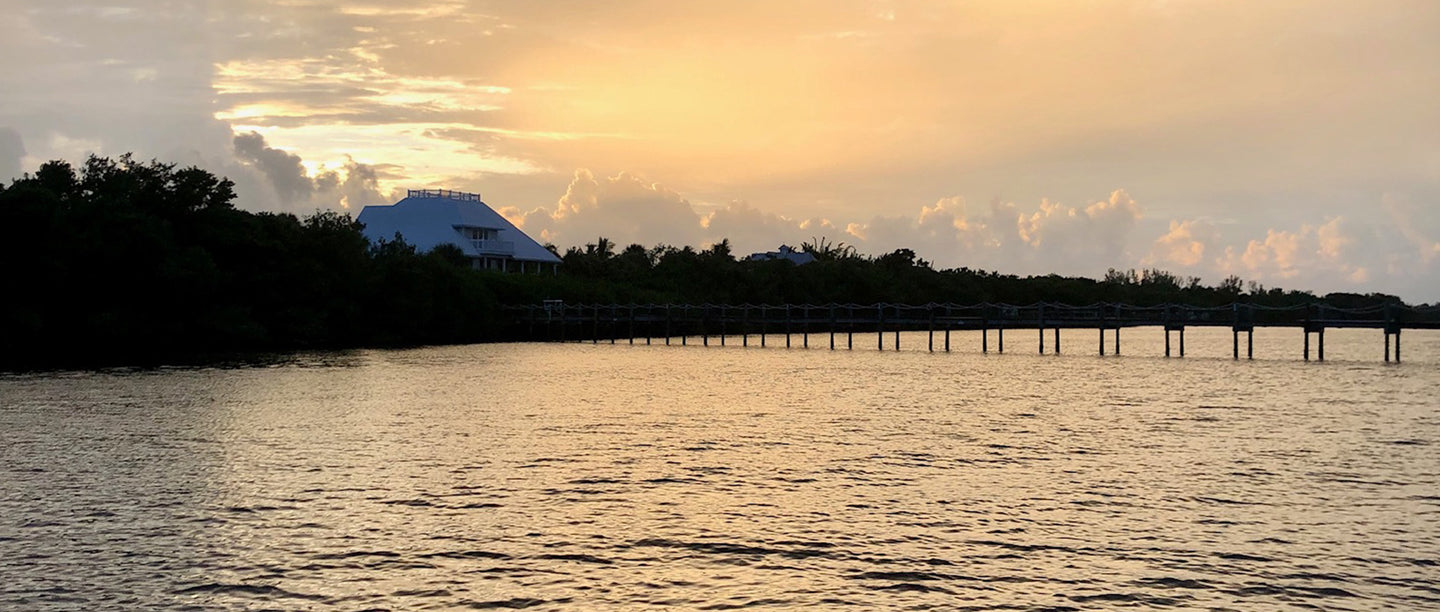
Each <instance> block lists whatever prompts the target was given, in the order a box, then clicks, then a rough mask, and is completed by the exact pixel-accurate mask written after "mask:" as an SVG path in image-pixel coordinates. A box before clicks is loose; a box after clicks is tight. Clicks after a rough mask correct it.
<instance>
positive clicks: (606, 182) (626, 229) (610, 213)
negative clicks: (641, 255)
mask: <svg viewBox="0 0 1440 612" xmlns="http://www.w3.org/2000/svg"><path fill="white" fill-rule="evenodd" d="M700 221H701V217H700V215H699V214H698V213H696V212H695V209H694V207H692V206H691V205H690V202H689V201H688V200H686V199H685V198H683V197H681V196H680V194H679V193H676V192H675V191H673V190H670V189H667V188H665V187H664V186H661V185H659V184H656V183H649V182H646V181H644V180H643V179H641V178H640V177H638V176H635V175H632V174H628V173H623V172H622V173H620V174H617V175H615V176H613V177H609V178H596V177H595V175H594V174H593V173H591V172H590V171H589V170H585V169H581V170H577V171H575V177H574V179H573V180H571V181H570V186H569V187H568V188H567V189H566V190H565V195H564V196H562V197H561V198H560V201H559V202H557V203H556V206H555V208H553V209H546V208H537V209H534V210H532V211H530V212H528V213H526V214H525V215H524V216H523V218H522V219H521V225H522V226H523V227H524V229H525V230H526V232H527V233H530V234H531V235H532V236H537V237H538V238H540V239H541V240H543V241H546V242H552V243H555V244H560V245H578V244H582V243H584V242H585V241H587V240H594V239H595V238H597V237H600V236H603V237H605V238H608V239H610V240H611V241H613V242H616V243H618V244H622V245H624V244H630V243H633V242H639V243H643V244H653V243H655V242H657V241H664V242H666V243H669V244H677V245H687V244H697V243H698V242H699V240H700V238H701V237H702V232H701V229H702V228H701V223H700Z"/></svg>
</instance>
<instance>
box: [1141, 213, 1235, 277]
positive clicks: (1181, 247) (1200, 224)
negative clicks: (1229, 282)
mask: <svg viewBox="0 0 1440 612" xmlns="http://www.w3.org/2000/svg"><path fill="white" fill-rule="evenodd" d="M1215 239H1216V236H1215V227H1214V226H1213V225H1210V224H1209V223H1206V222H1204V221H1197V220H1194V219H1185V220H1179V219H1176V220H1172V221H1170V231H1168V232H1166V233H1165V235H1163V236H1161V237H1159V238H1157V239H1155V244H1154V245H1153V246H1152V247H1151V249H1150V255H1149V256H1147V257H1146V258H1145V259H1144V260H1142V261H1141V264H1142V265H1145V266H1162V267H1163V266H1179V267H1180V268H1182V269H1183V268H1194V267H1196V266H1198V265H1200V264H1202V263H1204V262H1205V252H1206V250H1207V249H1210V245H1211V243H1213V242H1214V241H1215Z"/></svg>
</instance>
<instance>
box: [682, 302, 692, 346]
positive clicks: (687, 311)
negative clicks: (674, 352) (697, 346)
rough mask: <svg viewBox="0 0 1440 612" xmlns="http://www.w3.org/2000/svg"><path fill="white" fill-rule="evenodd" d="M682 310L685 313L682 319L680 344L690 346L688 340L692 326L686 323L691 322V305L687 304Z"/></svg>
mask: <svg viewBox="0 0 1440 612" xmlns="http://www.w3.org/2000/svg"><path fill="white" fill-rule="evenodd" d="M680 312H683V313H685V314H684V315H682V318H681V319H680V321H681V324H680V346H689V343H688V340H689V339H690V334H689V331H690V329H689V327H690V326H689V325H686V323H689V322H690V305H689V304H686V305H685V308H684V309H682V310H681V311H680Z"/></svg>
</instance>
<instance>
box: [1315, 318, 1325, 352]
mask: <svg viewBox="0 0 1440 612" xmlns="http://www.w3.org/2000/svg"><path fill="white" fill-rule="evenodd" d="M1315 340H1316V341H1317V344H1318V346H1316V347H1315V348H1316V352H1315V356H1316V357H1319V359H1320V361H1325V327H1324V326H1323V325H1322V326H1321V327H1320V328H1319V329H1317V330H1315Z"/></svg>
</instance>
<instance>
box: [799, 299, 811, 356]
mask: <svg viewBox="0 0 1440 612" xmlns="http://www.w3.org/2000/svg"><path fill="white" fill-rule="evenodd" d="M802 308H803V310H801V312H802V313H804V314H803V318H802V319H801V323H800V334H801V342H802V344H801V345H800V346H803V347H805V348H807V349H808V348H810V307H809V306H804V307H802Z"/></svg>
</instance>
